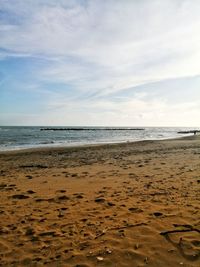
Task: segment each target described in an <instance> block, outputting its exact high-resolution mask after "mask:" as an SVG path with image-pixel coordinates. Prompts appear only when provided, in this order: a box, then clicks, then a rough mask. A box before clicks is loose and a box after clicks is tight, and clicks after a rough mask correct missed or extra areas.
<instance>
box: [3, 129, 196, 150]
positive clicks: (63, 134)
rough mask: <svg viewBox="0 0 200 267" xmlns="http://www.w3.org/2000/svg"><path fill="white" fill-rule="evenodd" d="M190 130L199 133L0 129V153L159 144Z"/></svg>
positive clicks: (156, 130) (143, 130)
mask: <svg viewBox="0 0 200 267" xmlns="http://www.w3.org/2000/svg"><path fill="white" fill-rule="evenodd" d="M193 129H198V130H199V128H187V127H179V128H175V127H139V128H138V127H66V126H59V127H57V126H56V127H54V126H52V127H48V128H47V127H45V126H44V127H43V126H34V127H30V126H28V127H24V126H23V127H22V126H0V151H10V150H19V149H28V148H39V147H69V146H84V145H93V144H107V143H123V142H134V141H142V140H162V139H170V138H177V137H181V136H185V135H186V134H178V132H179V131H190V130H193Z"/></svg>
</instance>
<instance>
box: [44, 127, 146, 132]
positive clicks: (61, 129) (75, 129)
mask: <svg viewBox="0 0 200 267" xmlns="http://www.w3.org/2000/svg"><path fill="white" fill-rule="evenodd" d="M98 130H103V131H127V130H131V131H144V130H145V129H143V128H79V127H77V128H41V129H40V131H98Z"/></svg>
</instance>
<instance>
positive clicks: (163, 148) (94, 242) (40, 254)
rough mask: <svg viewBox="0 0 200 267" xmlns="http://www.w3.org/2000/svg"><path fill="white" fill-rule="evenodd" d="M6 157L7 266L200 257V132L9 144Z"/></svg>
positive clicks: (3, 217)
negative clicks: (12, 147)
mask: <svg viewBox="0 0 200 267" xmlns="http://www.w3.org/2000/svg"><path fill="white" fill-rule="evenodd" d="M0 166H1V167H0V175H1V177H0V266H66V267H67V266H72V267H75V266H76V267H90V266H101V267H103V266H113V267H114V266H116V267H125V266H130V267H135V266H138V267H139V266H151V267H153V266H154V267H159V266H162V267H165V266H167V267H170V266H173V267H174V266H188V267H189V266H190V267H192V266H193V267H194V266H196V267H197V266H198V267H199V266H200V209H199V207H200V190H199V189H200V138H199V137H198V136H196V137H192V138H185V139H180V140H167V141H146V142H138V143H126V144H118V145H103V146H92V147H82V148H80V147H79V148H62V149H40V150H38V149H37V150H27V151H15V152H6V153H5V152H4V153H0ZM168 231H172V232H168Z"/></svg>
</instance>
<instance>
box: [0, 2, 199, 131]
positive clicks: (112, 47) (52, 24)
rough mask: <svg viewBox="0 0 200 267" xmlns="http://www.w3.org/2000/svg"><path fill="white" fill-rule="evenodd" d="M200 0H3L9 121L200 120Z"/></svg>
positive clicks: (3, 101)
mask: <svg viewBox="0 0 200 267" xmlns="http://www.w3.org/2000/svg"><path fill="white" fill-rule="evenodd" d="M199 14H200V1H199V0H193V1H191V0H165V1H161V0H151V1H148V0H140V1H138V0H125V1H122V0H105V1H104V0H87V1H86V0H77V1H76V0H48V1H47V0H26V1H24V0H1V1H0V125H88V126H90V125H100V126H101V125H110V126H199V118H200V16H199Z"/></svg>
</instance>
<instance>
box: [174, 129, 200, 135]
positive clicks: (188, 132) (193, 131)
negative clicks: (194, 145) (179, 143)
mask: <svg viewBox="0 0 200 267" xmlns="http://www.w3.org/2000/svg"><path fill="white" fill-rule="evenodd" d="M190 133H193V134H194V135H196V134H197V133H200V130H191V131H180V132H178V134H190Z"/></svg>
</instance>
